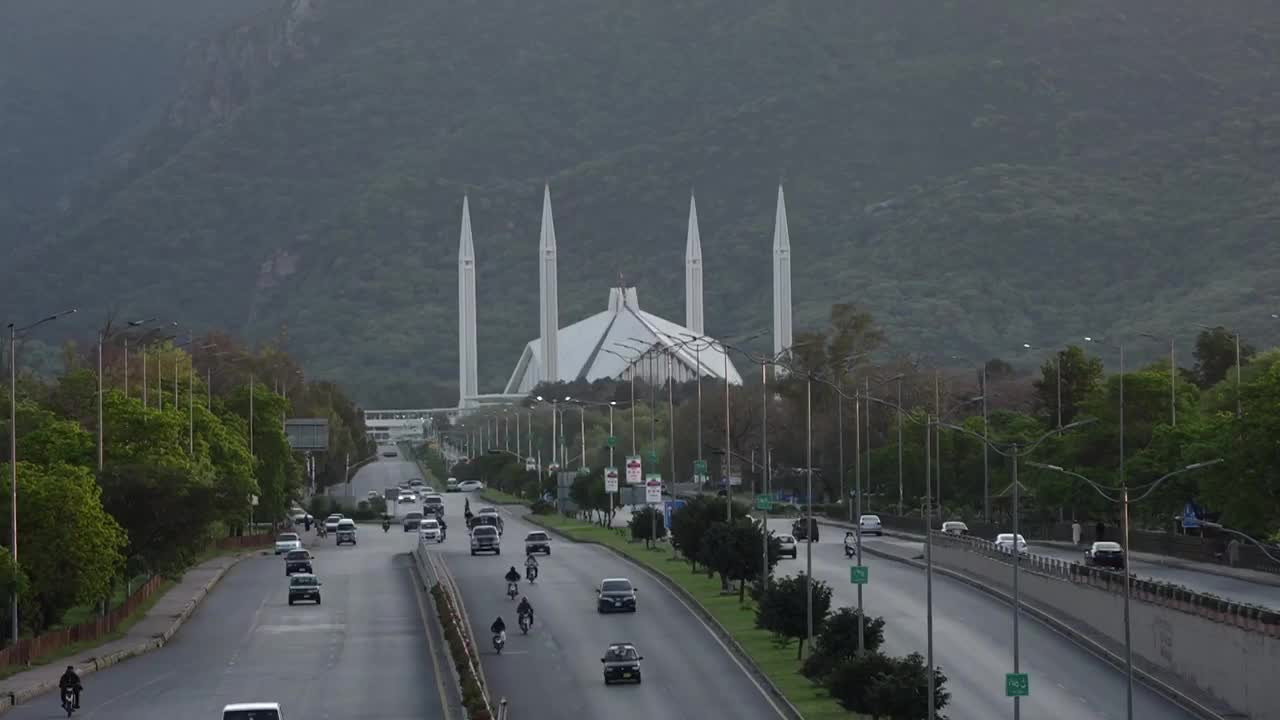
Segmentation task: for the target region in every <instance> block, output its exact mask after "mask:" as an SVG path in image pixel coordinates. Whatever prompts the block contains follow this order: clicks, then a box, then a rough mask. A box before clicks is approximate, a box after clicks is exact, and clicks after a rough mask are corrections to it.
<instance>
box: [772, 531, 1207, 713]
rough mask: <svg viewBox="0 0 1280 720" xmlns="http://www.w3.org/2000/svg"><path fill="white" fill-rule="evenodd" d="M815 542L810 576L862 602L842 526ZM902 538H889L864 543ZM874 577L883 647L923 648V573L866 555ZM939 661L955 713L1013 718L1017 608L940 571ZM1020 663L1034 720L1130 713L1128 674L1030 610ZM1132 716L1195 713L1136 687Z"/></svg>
mask: <svg viewBox="0 0 1280 720" xmlns="http://www.w3.org/2000/svg"><path fill="white" fill-rule="evenodd" d="M769 526H770V528H771V529H773V530H775V531H776V532H779V533H789V532H790V528H791V524H790V522H789V521H787V520H771V521H770V523H769ZM821 537H822V538H823V539H822V540H821V541H820V542H818V543H815V544H814V547H813V576H814V578H816V579H819V580H823V581H825V582H827V583H829V584H830V585H831V586H832V589H833V597H832V605H833V607H842V606H846V605H848V606H855V607H856V606H857V590H856V589H855V587H854V586H853V585H851V584H849V566H850V565H852V564H853V563H852V561H850V560H848V559H846V558H845V556H844V550H843V547H842V545H843V533H837V532H835V529H834V528H826V529H825V531H824V532H823V533H822V534H821ZM865 542H866V544H867V545H868V546H873V545H875V544H876V543H901V542H904V541H900V540H894V539H891V538H886V539H885V540H883V541H881V540H879V539H869V540H865ZM863 564H864V565H866V566H868V568H869V573H870V582H869V583H868V584H867V585H866V586H865V589H864V591H863V596H864V598H863V599H864V607H865V609H866V612H867V614H868V615H869V616H872V617H875V616H880V617H883V618H884V620H885V646H884V650H885V651H886V652H887V653H889V654H891V655H903V654H906V653H910V652H919V653H920V654H922V655H923V654H924V653H925V648H926V643H927V636H926V625H925V578H924V572H923V571H921V570H917V569H915V568H912V567H909V566H907V565H904V564H902V563H898V562H894V561H892V560H883V559H880V558H876V557H872V556H870V555H867V554H864V555H863ZM804 567H805V547H804V543H801V544H800V547H799V557H798V558H797V559H796V560H791V559H789V558H788V559H785V560H782V561H781V562H780V563H779V565H778V567H777V568H776V570H775V572H777V573H779V574H782V575H790V574H794V573H797V572H800V571H803V570H804ZM933 610H934V612H933V633H934V634H933V641H934V661H935V663H936V664H937V665H939V666H941V668H942V671H943V673H945V674H946V676H947V689H948V690H949V691H950V692H951V702H950V704H948V705H947V707H946V710H945V714H946V715H948V716H949V717H950V718H951V719H952V720H989V718H997V717H1009V716H1010V715H1011V713H1012V708H1011V707H1010V705H1011V703H1012V701H1011V700H1009V699H1008V698H1006V697H1004V675H1005V673H1007V672H1011V671H1012V668H1013V640H1012V635H1013V616H1012V609H1011V608H1010V607H1009V606H1008V605H1005V604H1004V603H1001V602H999V601H997V600H995V599H993V598H991V597H990V596H988V595H986V594H985V593H983V592H981V591H979V590H976V589H974V588H971V587H969V586H968V585H965V584H964V583H960V582H957V581H954V580H951V579H949V578H944V577H942V576H941V575H937V574H935V575H934V578H933ZM1019 636H1020V649H1021V653H1020V654H1021V666H1022V667H1021V670H1022V672H1025V673H1028V674H1029V675H1030V680H1031V696H1030V697H1029V698H1025V699H1024V700H1023V701H1022V713H1023V717H1029V718H1036V719H1037V720H1053V719H1055V718H1062V720H1082V719H1087V718H1097V719H1098V720H1103V719H1104V718H1110V719H1111V720H1115V719H1116V718H1123V717H1124V716H1125V678H1124V674H1123V673H1121V672H1119V671H1117V670H1116V669H1114V668H1112V667H1111V666H1110V665H1108V664H1107V663H1105V662H1103V661H1102V660H1099V659H1098V658H1096V657H1095V656H1093V655H1092V654H1090V653H1088V652H1085V651H1084V650H1082V649H1080V648H1079V647H1078V646H1076V645H1075V644H1074V643H1072V642H1071V641H1070V640H1067V639H1066V638H1065V637H1063V636H1061V635H1059V634H1057V633H1056V632H1054V631H1052V630H1050V629H1048V628H1047V627H1045V626H1043V625H1041V624H1039V623H1037V622H1035V621H1034V620H1032V619H1030V618H1028V617H1026V616H1023V621H1022V623H1021V627H1020V630H1019ZM1134 717H1139V718H1143V720H1184V719H1187V720H1189V719H1190V718H1192V717H1194V716H1192V715H1190V714H1189V713H1187V712H1186V711H1184V710H1182V709H1181V708H1179V707H1177V706H1176V705H1174V704H1173V703H1171V702H1169V701H1167V700H1165V699H1164V698H1162V697H1160V696H1159V695H1156V694H1155V693H1153V692H1151V691H1150V690H1148V689H1147V688H1146V687H1145V686H1141V685H1139V686H1136V687H1135V690H1134Z"/></svg>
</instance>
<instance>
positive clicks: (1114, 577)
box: [933, 531, 1280, 638]
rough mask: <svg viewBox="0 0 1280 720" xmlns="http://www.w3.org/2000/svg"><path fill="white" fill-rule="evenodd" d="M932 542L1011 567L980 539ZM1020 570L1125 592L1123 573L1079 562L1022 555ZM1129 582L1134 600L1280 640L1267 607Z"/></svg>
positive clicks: (1279, 622) (944, 537)
mask: <svg viewBox="0 0 1280 720" xmlns="http://www.w3.org/2000/svg"><path fill="white" fill-rule="evenodd" d="M933 542H934V544H935V545H938V544H941V545H945V546H948V547H955V548H963V549H965V550H967V551H969V552H975V553H979V554H982V555H984V556H986V557H989V558H992V559H995V560H999V561H1000V562H1002V563H1005V564H1006V565H1012V564H1013V555H1012V554H1011V553H1010V552H1008V551H1006V550H1003V549H1001V548H999V547H998V546H996V545H995V543H992V542H989V541H987V540H983V539H980V538H976V537H972V536H966V535H961V536H956V535H948V534H945V533H940V532H937V531H935V532H934V533H933ZM1019 567H1021V568H1022V569H1023V570H1026V571H1027V572H1034V573H1038V574H1040V575H1046V576H1049V577H1054V578H1058V579H1060V580H1066V581H1068V582H1071V583H1075V584H1077V585H1087V586H1089V587H1093V588H1098V589H1100V590H1105V591H1107V592H1112V593H1116V594H1120V593H1123V592H1124V573H1123V571H1109V570H1103V569H1100V568H1093V567H1089V566H1087V565H1083V564H1081V563H1078V562H1068V561H1066V560H1058V559H1057V558H1050V557H1044V556H1041V555H1035V554H1023V555H1022V559H1021V561H1020V562H1019ZM1130 579H1131V585H1130V588H1131V592H1132V598H1133V599H1134V600H1137V601H1140V602H1145V603H1150V604H1153V605H1160V606H1163V607H1167V608H1170V609H1173V610H1177V611H1180V612H1184V613H1188V614H1190V615H1197V616H1199V617H1203V618H1206V619H1209V620H1212V621H1214V622H1220V623H1225V624H1228V625H1232V626H1235V627H1237V628H1240V629H1242V630H1246V631H1249V632H1256V633H1261V634H1263V635H1267V636H1269V637H1276V638H1280V613H1277V612H1275V611H1273V610H1270V609H1268V608H1263V607H1258V606H1256V605H1247V604H1244V603H1237V602H1232V601H1230V600H1226V599H1224V598H1220V597H1217V596H1214V595H1208V594H1205V593H1199V592H1196V591H1195V590H1191V589H1189V588H1186V587H1183V586H1181V585H1174V584H1172V583H1162V582H1156V581H1153V580H1140V579H1138V578H1137V577H1136V576H1131V578H1130Z"/></svg>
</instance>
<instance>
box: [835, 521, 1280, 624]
mask: <svg viewBox="0 0 1280 720" xmlns="http://www.w3.org/2000/svg"><path fill="white" fill-rule="evenodd" d="M831 530H832V531H833V532H835V531H836V530H837V528H836V527H834V526H832V527H831ZM838 534H839V535H840V536H843V535H844V531H843V530H840V531H839V532H838ZM872 541H873V542H877V541H879V542H885V543H890V544H896V545H899V546H901V547H908V548H911V549H913V550H914V551H915V552H919V553H923V552H924V543H923V542H921V541H919V540H910V539H905V538H892V537H885V538H884V539H883V540H880V539H878V538H872ZM1029 549H1030V551H1031V552H1032V553H1033V554H1035V555H1043V556H1045V557H1051V558H1054V559H1057V560H1062V561H1064V562H1082V561H1083V560H1084V550H1085V548H1084V547H1083V546H1082V547H1081V548H1080V549H1079V550H1073V549H1070V548H1066V547H1061V546H1057V545H1044V544H1039V543H1035V542H1032V543H1030V545H1029ZM1130 567H1131V568H1132V570H1133V574H1134V575H1136V576H1137V577H1139V578H1141V579H1143V580H1155V581H1157V582H1166V583H1173V584H1175V585H1182V586H1184V587H1187V588H1190V589H1192V590H1195V591H1197V592H1204V593H1210V594H1213V595H1217V596H1218V597H1222V598H1227V599H1229V600H1234V601H1236V602H1241V603H1251V604H1253V605H1260V606H1262V607H1268V608H1277V609H1280V588H1276V587H1275V586H1273V585H1263V584H1261V583H1255V582H1249V581H1248V580H1241V579H1238V578H1231V577H1225V576H1222V575H1215V574H1213V573H1206V572H1198V571H1196V570H1190V569H1186V568H1179V567H1173V566H1171V565H1161V564H1159V563H1152V562H1145V561H1143V560H1139V559H1137V558H1134V559H1133V561H1132V562H1131V563H1130Z"/></svg>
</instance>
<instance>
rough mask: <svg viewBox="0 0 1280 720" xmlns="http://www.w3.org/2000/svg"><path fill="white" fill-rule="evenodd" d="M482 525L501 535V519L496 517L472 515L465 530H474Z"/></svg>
mask: <svg viewBox="0 0 1280 720" xmlns="http://www.w3.org/2000/svg"><path fill="white" fill-rule="evenodd" d="M483 525H488V526H489V527H492V528H495V529H496V530H497V531H498V534H499V535H501V534H502V519H501V518H499V517H498V516H497V515H473V516H472V517H471V520H469V521H468V522H467V528H468V529H470V530H475V529H476V528H478V527H481V526H483Z"/></svg>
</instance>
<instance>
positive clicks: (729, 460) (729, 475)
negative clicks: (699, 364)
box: [720, 347, 813, 637]
mask: <svg viewBox="0 0 1280 720" xmlns="http://www.w3.org/2000/svg"><path fill="white" fill-rule="evenodd" d="M720 350H721V352H722V353H723V355H724V482H725V485H724V489H725V500H726V501H727V502H725V504H724V518H725V522H733V471H732V466H733V455H732V453H733V446H732V441H731V440H730V439H729V348H726V347H722V348H720ZM810 474H812V470H811V471H810ZM810 480H811V483H810V484H812V478H810ZM810 499H812V498H810ZM806 582H807V581H806ZM809 604H810V605H812V604H813V598H810V599H809ZM809 614H810V615H812V614H813V612H812V608H810V613H809ZM809 625H810V627H809V635H810V636H811V637H812V635H813V622H812V618H810V623H809Z"/></svg>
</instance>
